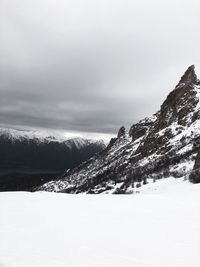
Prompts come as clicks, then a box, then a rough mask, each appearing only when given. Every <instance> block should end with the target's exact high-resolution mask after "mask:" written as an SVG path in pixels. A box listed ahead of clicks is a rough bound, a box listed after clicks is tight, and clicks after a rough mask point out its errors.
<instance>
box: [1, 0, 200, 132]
mask: <svg viewBox="0 0 200 267" xmlns="http://www.w3.org/2000/svg"><path fill="white" fill-rule="evenodd" d="M199 10H200V4H199V1H197V0H191V1H190V2H188V1H184V0H182V1H180V0H173V1H172V0H169V1H159V0H151V1H148V2H147V1H144V0H137V1H134V0H115V1H114V0H102V1H94V0H93V1H92V0H86V1H80V0H67V1H64V0H57V1H55V0H44V1H39V0H34V1H33V0H29V1H25V0H22V1H20V2H19V1H13V0H12V1H11V0H2V1H1V3H0V40H1V42H0V123H2V124H15V125H16V124H17V125H25V126H34V127H47V128H57V129H65V130H67V131H82V132H99V133H101V132H103V133H115V132H116V130H117V129H118V128H119V127H120V126H121V125H122V124H123V125H126V126H130V125H131V124H132V123H133V122H136V121H137V120H138V119H142V118H143V117H145V116H148V115H151V114H152V113H154V112H155V111H156V110H158V109H159V106H160V104H161V102H162V101H163V100H164V99H165V97H166V95H167V94H168V93H169V91H170V90H172V89H173V88H174V86H175V85H176V83H177V82H178V79H179V78H180V76H181V75H182V72H183V71H184V70H185V69H186V68H187V67H188V66H189V65H190V64H193V63H194V64H196V66H197V72H198V71H199V70H200V57H199V47H200V37H199V36H198V32H199V30H200V29H199V28H200V26H199V25H200V17H199Z"/></svg>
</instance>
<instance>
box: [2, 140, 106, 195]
mask: <svg viewBox="0 0 200 267" xmlns="http://www.w3.org/2000/svg"><path fill="white" fill-rule="evenodd" d="M103 148H104V146H103V143H98V142H97V143H88V144H87V145H84V146H82V147H77V146H76V145H75V144H74V143H73V140H72V141H71V142H70V146H69V142H68V141H66V143H65V142H56V141H52V142H38V140H34V139H25V138H22V139H16V140H12V139H10V138H8V137H7V136H5V135H1V136H0V191H11V190H14V191H17V190H31V188H32V187H35V186H39V185H41V184H43V183H45V182H47V181H50V180H52V179H54V178H55V177H57V176H58V175H60V174H61V173H62V172H63V171H64V170H66V169H70V168H74V167H76V166H78V165H79V164H80V163H81V162H83V161H85V160H87V159H89V158H90V157H91V156H93V155H94V154H95V153H97V152H99V151H101V150H102V149H103Z"/></svg>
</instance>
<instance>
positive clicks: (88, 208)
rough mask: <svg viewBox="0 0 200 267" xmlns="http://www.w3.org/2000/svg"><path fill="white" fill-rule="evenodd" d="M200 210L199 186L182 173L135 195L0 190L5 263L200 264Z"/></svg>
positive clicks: (18, 266)
mask: <svg viewBox="0 0 200 267" xmlns="http://www.w3.org/2000/svg"><path fill="white" fill-rule="evenodd" d="M138 190H139V189H138ZM199 211H200V185H199V184H198V185H194V184H191V183H189V182H188V181H184V180H183V179H182V178H179V179H174V178H166V179H162V180H159V181H157V182H155V183H149V184H147V185H145V186H143V187H142V188H141V189H140V193H138V194H131V195H106V194H104V195H86V194H80V195H68V194H56V193H45V192H37V193H26V192H7V193H0V214H1V218H0V266H1V267H66V266H69V267H188V266H190V267H199V266H200V256H199V247H200V212H199Z"/></svg>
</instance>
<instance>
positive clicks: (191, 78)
mask: <svg viewBox="0 0 200 267" xmlns="http://www.w3.org/2000/svg"><path fill="white" fill-rule="evenodd" d="M194 69H195V66H194V65H191V66H190V67H189V68H188V69H187V70H186V72H185V73H184V75H183V76H182V77H181V80H180V82H179V83H178V85H177V86H179V85H181V84H191V83H196V82H197V76H196V74H195V70H194Z"/></svg>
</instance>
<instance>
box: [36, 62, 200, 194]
mask: <svg viewBox="0 0 200 267" xmlns="http://www.w3.org/2000/svg"><path fill="white" fill-rule="evenodd" d="M199 132H200V81H199V80H198V79H197V76H196V74H195V71H194V66H193V65H192V66H190V67H189V68H188V69H187V70H186V72H185V73H184V75H183V76H182V78H181V79H180V81H179V83H178V84H177V86H176V87H175V89H174V90H172V91H171V93H170V94H169V95H168V96H167V98H166V100H165V101H164V102H163V104H162V105H161V108H160V110H159V111H158V112H157V113H155V114H154V115H153V116H151V117H150V118H145V119H144V120H141V121H139V122H138V123H137V124H134V125H132V126H131V128H130V130H129V132H128V133H127V132H126V130H125V128H124V127H121V128H120V130H119V132H118V136H117V137H116V138H112V139H111V141H110V143H109V145H108V146H107V148H106V149H105V150H103V151H102V152H100V153H99V154H98V155H95V156H94V157H93V158H91V159H89V160H88V161H86V162H84V163H83V164H81V165H80V166H78V167H76V168H75V169H72V170H70V171H67V172H65V173H64V174H63V175H62V176H60V177H59V178H58V179H57V180H56V181H51V182H48V183H46V184H44V185H43V186H42V187H40V188H38V190H46V191H53V192H69V193H81V192H86V193H105V192H106V193H130V192H132V191H133V188H135V187H139V186H142V185H143V184H146V183H147V182H148V181H149V179H151V180H153V181H156V180H157V179H161V178H164V177H175V178H178V177H185V179H187V178H189V179H190V180H191V181H192V182H200V178H199V177H200V153H199V151H200V136H199ZM197 154H198V156H197ZM193 166H194V169H193Z"/></svg>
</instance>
